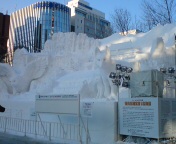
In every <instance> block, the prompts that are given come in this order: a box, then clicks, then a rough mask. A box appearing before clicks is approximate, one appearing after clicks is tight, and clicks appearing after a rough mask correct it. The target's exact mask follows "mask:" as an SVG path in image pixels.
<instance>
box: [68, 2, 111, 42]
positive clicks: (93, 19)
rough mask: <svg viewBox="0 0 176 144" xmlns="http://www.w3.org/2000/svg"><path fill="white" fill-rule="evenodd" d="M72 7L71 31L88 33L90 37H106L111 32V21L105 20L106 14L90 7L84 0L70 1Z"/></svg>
mask: <svg viewBox="0 0 176 144" xmlns="http://www.w3.org/2000/svg"><path fill="white" fill-rule="evenodd" d="M67 6H68V7H70V8H71V31H72V32H76V33H77V34H78V33H86V34H87V35H88V36H89V37H93V38H98V39H101V38H105V37H107V36H109V35H110V34H111V28H110V22H109V21H107V20H105V14H104V13H103V12H101V11H99V10H96V9H94V8H92V7H90V5H89V3H88V2H86V1H84V0H72V1H70V2H68V4H67Z"/></svg>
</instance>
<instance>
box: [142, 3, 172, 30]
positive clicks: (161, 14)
mask: <svg viewBox="0 0 176 144" xmlns="http://www.w3.org/2000/svg"><path fill="white" fill-rule="evenodd" d="M142 10H143V14H144V15H143V20H144V22H145V25H146V26H147V27H148V29H149V30H150V29H152V27H154V26H156V25H157V24H161V25H165V24H167V23H173V22H174V13H175V0H152V1H151V0H150V1H149V0H143V1H142Z"/></svg>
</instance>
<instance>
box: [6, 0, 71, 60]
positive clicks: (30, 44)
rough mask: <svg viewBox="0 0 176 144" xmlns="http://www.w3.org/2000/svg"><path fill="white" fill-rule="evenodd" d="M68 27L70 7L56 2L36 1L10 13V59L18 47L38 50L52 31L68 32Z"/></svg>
mask: <svg viewBox="0 0 176 144" xmlns="http://www.w3.org/2000/svg"><path fill="white" fill-rule="evenodd" d="M70 27H71V10H70V8H68V7H67V6H65V5H62V4H60V3H56V2H49V1H42V2H37V3H35V4H32V5H30V6H27V7H25V8H23V9H20V10H18V11H16V12H14V13H12V14H11V15H10V31H9V49H8V52H9V53H10V54H11V59H12V57H13V52H14V50H16V49H18V48H26V49H27V50H28V52H30V53H33V52H40V51H41V50H42V49H43V48H44V43H45V42H46V40H47V39H49V38H50V37H51V36H52V34H53V33H56V32H70Z"/></svg>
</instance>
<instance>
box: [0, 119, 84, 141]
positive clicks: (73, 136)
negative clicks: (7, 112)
mask: <svg viewBox="0 0 176 144" xmlns="http://www.w3.org/2000/svg"><path fill="white" fill-rule="evenodd" d="M78 128H79V126H78V125H74V124H63V123H62V124H61V123H56V122H40V121H35V120H24V119H18V118H11V117H4V116H0V130H1V131H4V132H7V131H15V132H20V133H22V134H24V135H25V136H27V135H31V134H32V135H34V136H43V137H47V138H48V139H49V140H52V139H57V138H58V139H65V140H74V141H79V130H78ZM80 129H82V130H83V129H84V128H83V127H82V128H80Z"/></svg>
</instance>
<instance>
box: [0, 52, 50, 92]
mask: <svg viewBox="0 0 176 144" xmlns="http://www.w3.org/2000/svg"><path fill="white" fill-rule="evenodd" d="M23 52H25V50H24V49H22V50H18V51H16V53H15V57H14V65H13V67H11V66H9V65H8V64H0V69H1V71H0V78H1V79H2V80H3V82H4V84H5V85H6V88H7V92H8V93H13V94H15V93H21V92H27V91H28V90H29V87H30V84H31V82H32V81H33V80H35V79H38V78H40V77H41V76H42V75H43V74H44V73H45V71H46V68H47V59H44V58H41V57H39V58H37V59H33V60H31V61H30V62H26V60H27V58H28V57H29V56H28V54H27V53H26V55H25V56H24V55H22V53H23ZM21 56H22V57H21ZM23 56H24V57H23Z"/></svg>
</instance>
